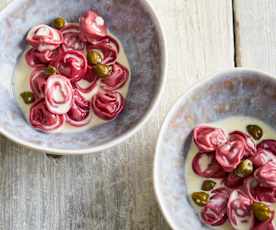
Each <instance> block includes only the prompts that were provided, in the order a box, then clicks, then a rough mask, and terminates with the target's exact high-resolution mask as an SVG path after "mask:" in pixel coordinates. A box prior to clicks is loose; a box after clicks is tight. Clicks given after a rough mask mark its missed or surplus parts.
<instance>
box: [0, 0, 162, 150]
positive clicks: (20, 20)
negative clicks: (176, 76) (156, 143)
mask: <svg viewBox="0 0 276 230" xmlns="http://www.w3.org/2000/svg"><path fill="white" fill-rule="evenodd" d="M65 2H66V3H65ZM89 8H91V9H95V10H96V11H98V12H99V14H100V15H102V16H103V17H104V18H105V21H106V23H107V25H108V27H109V28H110V30H111V32H112V33H114V35H116V36H118V38H119V39H120V41H121V42H122V44H123V46H124V48H125V51H126V53H127V56H128V59H129V62H130V68H131V72H132V81H131V84H130V88H129V95H128V97H127V106H126V109H125V111H124V112H123V113H122V114H121V116H120V117H119V118H118V119H116V120H115V121H113V122H111V123H107V124H105V125H103V126H100V127H98V128H95V129H91V130H88V131H85V132H82V133H78V134H51V135H47V134H43V133H40V132H37V131H35V130H34V129H32V128H31V127H30V126H29V124H28V123H27V122H26V120H25V119H24V117H23V115H22V114H21V111H20V109H19V108H18V106H17V104H16V101H15V98H14V96H13V79H12V76H13V70H14V67H15V64H16V62H17V60H18V57H19V56H20V54H21V53H22V51H23V50H24V49H25V47H26V43H25V42H24V37H25V34H26V33H27V31H28V30H29V29H30V28H31V27H32V26H34V25H37V24H40V23H45V22H50V21H51V20H52V19H53V18H55V17H57V16H64V17H65V18H66V19H67V20H69V21H76V20H77V18H78V17H79V16H80V15H81V14H82V12H84V11H85V10H87V9H89ZM0 41H1V43H0V68H1V76H0V127H1V128H0V131H2V133H4V134H6V135H7V136H9V137H11V138H12V139H20V140H22V141H24V142H25V144H27V145H28V144H32V145H33V147H36V148H40V149H43V148H44V147H47V148H48V150H49V149H50V150H51V149H53V152H54V151H55V149H59V150H60V151H63V152H64V153H65V152H66V151H67V150H68V151H69V150H72V151H74V150H75V151H79V150H80V151H83V152H84V151H86V149H88V148H89V149H90V150H89V151H93V150H91V148H94V147H100V146H103V145H105V144H107V143H110V141H114V140H115V139H116V138H119V137H120V136H122V135H125V134H127V133H128V132H129V131H131V130H132V129H133V128H134V127H135V126H136V125H137V124H139V123H140V122H141V120H143V118H144V117H145V114H147V113H149V111H150V110H151V107H152V105H153V104H154V103H155V99H156V97H157V95H158V93H159V91H160V87H161V84H162V83H163V81H162V79H163V71H164V68H165V67H164V47H163V46H164V44H163V39H162V35H161V33H160V30H159V26H158V23H157V21H156V19H155V18H154V16H153V14H152V12H151V10H150V9H149V7H148V6H147V5H146V4H145V3H144V1H143V0H105V1H99V0H66V1H63V0H52V1H50V2H49V1H42V0H17V1H14V2H13V3H12V4H11V5H9V6H8V7H7V8H6V9H5V10H4V11H2V12H1V13H0ZM34 145H35V146H34Z"/></svg>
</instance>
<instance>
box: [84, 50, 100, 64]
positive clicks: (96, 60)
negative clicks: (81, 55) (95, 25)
mask: <svg viewBox="0 0 276 230" xmlns="http://www.w3.org/2000/svg"><path fill="white" fill-rule="evenodd" d="M87 60H88V63H89V64H91V65H97V64H101V63H102V61H103V60H102V56H101V54H100V53H99V52H98V51H90V52H88V53H87Z"/></svg>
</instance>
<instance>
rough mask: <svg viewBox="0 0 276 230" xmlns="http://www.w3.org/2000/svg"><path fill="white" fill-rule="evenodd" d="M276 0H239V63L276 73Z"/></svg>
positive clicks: (235, 5) (235, 7)
mask: <svg viewBox="0 0 276 230" xmlns="http://www.w3.org/2000/svg"><path fill="white" fill-rule="evenodd" d="M275 9H276V1H274V0H263V1H258V0H242V1H239V0H235V1H234V11H235V24H236V27H235V34H236V37H237V38H238V39H237V40H238V43H237V50H238V52H237V58H238V60H239V61H238V64H239V65H240V66H243V67H252V68H260V69H261V70H264V71H268V72H270V73H272V74H275V73H276V64H275V63H276V33H275V32H276V13H275Z"/></svg>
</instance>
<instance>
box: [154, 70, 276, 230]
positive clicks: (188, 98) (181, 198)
mask: <svg viewBox="0 0 276 230" xmlns="http://www.w3.org/2000/svg"><path fill="white" fill-rule="evenodd" d="M233 115H245V116H251V117H255V118H258V119H260V120H262V121H264V122H266V123H267V124H269V125H270V126H271V127H272V128H276V123H275V119H276V79H274V78H273V77H270V76H269V75H267V74H264V73H261V72H258V71H252V70H246V69H236V70H232V71H227V72H224V73H221V74H218V75H216V76H215V77H214V78H211V79H210V80H207V81H205V82H203V83H200V84H199V85H198V86H196V87H195V88H193V89H191V90H190V91H189V92H188V93H187V94H186V95H184V96H183V97H182V98H180V99H179V101H178V102H177V104H176V105H175V106H174V107H173V109H172V110H171V112H170V113H169V115H168V116H167V118H166V120H165V123H164V125H163V127H162V130H161V133H160V136H159V140H158V144H157V148H156V158H155V171H154V173H155V174H154V180H155V189H156V194H157V197H158V200H159V203H160V206H161V208H162V210H163V212H164V214H165V216H166V217H167V219H168V222H169V223H170V224H171V226H172V227H173V228H174V229H208V228H207V227H206V226H203V225H202V224H201V223H200V221H199V218H198V217H197V216H196V214H195V212H194V211H193V209H192V207H191V206H190V204H189V202H188V199H187V195H186V187H185V186H186V185H185V175H184V172H185V167H184V166H185V164H184V163H185V155H186V153H187V150H188V149H189V147H190V144H191V140H192V138H191V132H192V129H193V128H194V127H195V126H196V125H197V124H200V123H208V122H213V121H216V120H220V119H223V118H226V117H228V116H233Z"/></svg>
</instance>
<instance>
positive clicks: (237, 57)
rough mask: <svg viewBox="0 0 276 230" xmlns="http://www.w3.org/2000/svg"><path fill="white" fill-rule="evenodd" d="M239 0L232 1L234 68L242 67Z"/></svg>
mask: <svg viewBox="0 0 276 230" xmlns="http://www.w3.org/2000/svg"><path fill="white" fill-rule="evenodd" d="M236 1H237V0H232V18H233V42H234V66H235V67H241V52H240V23H239V20H238V17H237V10H236V9H237V5H236Z"/></svg>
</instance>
